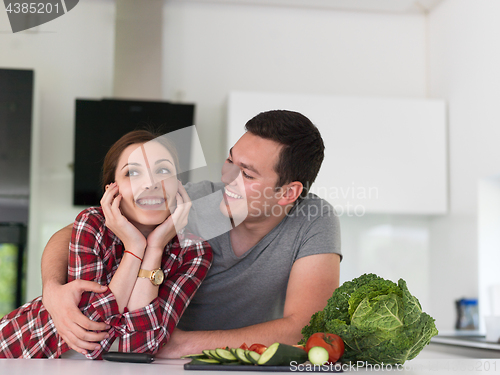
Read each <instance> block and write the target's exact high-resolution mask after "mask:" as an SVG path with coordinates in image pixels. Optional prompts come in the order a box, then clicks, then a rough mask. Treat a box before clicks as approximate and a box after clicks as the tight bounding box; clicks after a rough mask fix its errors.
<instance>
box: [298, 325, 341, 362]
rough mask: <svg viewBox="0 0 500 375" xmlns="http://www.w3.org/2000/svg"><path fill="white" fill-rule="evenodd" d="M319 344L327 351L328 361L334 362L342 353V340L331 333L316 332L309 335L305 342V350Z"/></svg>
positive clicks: (307, 350)
mask: <svg viewBox="0 0 500 375" xmlns="http://www.w3.org/2000/svg"><path fill="white" fill-rule="evenodd" d="M315 346H321V347H323V348H325V349H326V350H327V351H328V361H329V362H330V363H335V362H337V361H338V360H339V358H340V357H342V354H344V341H342V339H341V338H340V336H337V335H335V334H333V333H322V332H318V333H315V334H313V335H312V336H311V337H309V340H307V343H306V352H308V353H309V350H310V349H311V348H312V347H315Z"/></svg>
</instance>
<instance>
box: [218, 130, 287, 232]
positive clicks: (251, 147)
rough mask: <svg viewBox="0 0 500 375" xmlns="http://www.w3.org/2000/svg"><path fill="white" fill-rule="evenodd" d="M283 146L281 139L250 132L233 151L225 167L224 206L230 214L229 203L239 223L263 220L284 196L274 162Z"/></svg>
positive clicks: (221, 205) (235, 219)
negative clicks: (271, 138)
mask: <svg viewBox="0 0 500 375" xmlns="http://www.w3.org/2000/svg"><path fill="white" fill-rule="evenodd" d="M281 148H282V146H281V145H280V144H278V143H277V142H274V141H271V140H268V139H264V138H261V137H258V136H256V135H254V134H252V133H249V132H247V133H245V134H244V135H243V136H242V137H241V138H240V139H239V140H238V142H236V144H235V145H234V146H233V147H232V148H231V150H230V151H229V156H228V158H227V159H226V161H225V163H224V166H223V168H222V182H224V183H225V184H226V186H225V193H224V200H223V201H222V202H221V204H220V209H221V211H222V212H223V213H225V214H228V208H227V206H229V215H230V217H231V218H232V219H233V220H234V222H235V225H238V223H241V222H242V221H243V220H245V221H246V222H254V221H259V220H263V219H264V218H265V217H268V216H270V215H272V214H273V207H275V206H277V202H278V200H279V196H280V192H279V189H276V183H277V181H278V174H277V173H276V171H275V170H274V166H275V165H276V163H277V162H278V159H279V155H280V151H281ZM226 202H227V204H226ZM280 209H281V207H280Z"/></svg>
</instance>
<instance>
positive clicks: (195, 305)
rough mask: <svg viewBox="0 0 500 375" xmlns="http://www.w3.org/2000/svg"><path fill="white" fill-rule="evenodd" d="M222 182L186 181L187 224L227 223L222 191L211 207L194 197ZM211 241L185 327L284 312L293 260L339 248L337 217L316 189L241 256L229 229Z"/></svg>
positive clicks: (211, 326)
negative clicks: (221, 206)
mask: <svg viewBox="0 0 500 375" xmlns="http://www.w3.org/2000/svg"><path fill="white" fill-rule="evenodd" d="M223 186H224V185H223V184H222V183H218V184H214V183H212V182H209V181H203V182H200V183H196V184H191V183H190V184H187V185H186V190H187V192H188V194H189V196H190V198H191V200H192V201H193V206H192V209H191V212H190V216H189V220H190V224H191V226H190V224H188V227H187V228H186V229H187V230H189V231H192V232H193V233H195V234H198V235H200V236H201V237H203V232H204V231H205V232H206V231H207V230H208V229H207V228H203V225H202V223H208V227H210V226H213V225H214V224H215V225H220V226H221V227H224V226H227V218H226V217H225V216H223V215H222V213H220V211H219V203H220V195H218V196H219V198H218V201H216V200H214V201H213V204H212V206H211V207H210V205H207V204H206V201H205V202H204V203H205V204H201V205H200V204H197V202H196V200H197V199H199V198H201V197H206V196H209V195H211V194H213V193H214V192H217V191H218V190H221V189H222V188H223ZM213 196H214V197H215V196H217V195H213ZM202 201H203V200H202V199H200V200H199V202H202ZM193 224H194V225H193ZM219 229H220V228H219ZM208 231H209V230H208ZM205 238H210V236H206V237H205ZM208 243H209V244H210V245H211V246H212V249H213V253H214V261H213V265H212V268H211V269H210V270H209V272H208V275H207V277H206V278H205V280H204V281H203V282H202V284H201V286H200V288H199V289H198V291H197V292H196V294H195V296H194V297H193V299H192V301H191V303H190V304H189V306H188V307H187V309H186V311H185V312H184V315H183V316H182V318H181V320H180V322H179V325H178V327H179V328H180V329H182V330H188V331H193V330H196V331H198V330H215V329H232V328H240V327H246V326H249V325H253V324H258V323H263V322H267V321H270V320H274V319H278V318H282V317H283V308H284V304H285V296H286V289H287V284H288V278H289V275H290V271H291V269H292V266H293V263H294V262H295V261H296V260H297V259H299V258H302V257H305V256H308V255H314V254H324V253H337V254H341V252H340V227H339V220H338V217H337V216H336V214H335V211H334V209H333V207H332V206H331V205H330V204H329V203H328V202H326V201H325V200H323V199H321V198H319V197H317V196H316V195H314V194H309V195H308V196H307V197H306V198H304V199H303V200H301V201H300V202H297V203H296V205H295V206H294V207H293V209H292V210H291V211H290V212H289V213H288V215H287V216H286V217H285V218H284V219H283V220H282V221H281V222H280V223H279V224H278V225H277V226H276V227H275V228H273V229H272V230H271V232H269V233H268V234H267V235H266V236H265V237H264V238H263V239H262V240H261V241H260V242H259V243H257V244H256V245H255V246H254V247H252V248H251V249H250V250H248V251H247V252H246V253H244V254H243V255H242V256H240V257H238V256H236V255H235V254H234V252H233V249H232V247H231V241H230V238H229V232H228V231H226V232H225V233H223V234H221V235H219V236H217V237H214V238H211V239H208ZM341 256H342V255H341Z"/></svg>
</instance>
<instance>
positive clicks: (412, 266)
mask: <svg viewBox="0 0 500 375" xmlns="http://www.w3.org/2000/svg"><path fill="white" fill-rule="evenodd" d="M145 3H146V2H140V1H136V2H135V3H134V1H130V0H127V1H126V0H118V1H117V2H115V1H112V0H85V1H81V2H79V4H78V6H77V7H75V8H74V9H73V10H72V11H71V12H69V13H67V14H66V15H64V16H63V17H60V18H58V19H56V20H54V21H51V22H49V23H47V24H43V25H41V26H38V27H36V28H34V29H30V30H27V31H23V32H19V33H16V34H12V32H11V30H10V26H9V21H8V18H7V14H6V13H5V12H4V11H3V9H1V10H0V51H1V52H0V68H11V69H33V70H34V71H35V85H34V102H35V104H34V113H33V128H32V135H31V136H32V148H31V153H32V159H31V160H32V164H31V190H30V200H29V208H30V215H29V223H28V246H27V251H28V270H27V298H29V299H31V298H33V297H35V296H38V295H39V294H40V293H41V282H40V257H41V254H42V251H43V248H44V246H45V244H46V242H47V241H48V239H49V238H50V236H51V235H52V234H53V233H54V232H55V231H57V230H58V229H60V228H61V227H63V226H65V225H67V224H69V223H71V222H72V221H73V219H74V218H75V216H76V215H77V213H78V212H79V211H80V209H81V208H80V207H73V205H72V179H73V174H72V170H71V168H70V167H69V165H70V164H71V163H72V161H73V131H74V110H75V99H76V98H103V97H122V98H127V97H128V98H138V99H156V100H159V99H162V100H171V101H176V102H187V103H195V104H196V117H195V118H196V121H195V124H196V125H197V129H198V133H199V135H200V140H201V143H202V146H203V149H204V152H205V157H206V159H207V162H208V163H217V162H220V161H221V160H223V159H224V158H225V157H226V152H227V147H226V117H227V115H226V113H227V100H228V95H229V93H230V92H231V91H234V90H237V91H254V92H255V91H256V92H279V93H298V94H304V95H305V94H310V95H338V96H351V97H370V98H405V99H406V98H408V99H425V98H427V99H432V98H436V99H442V100H444V101H445V102H446V104H447V129H446V131H447V138H446V142H445V144H443V145H442V147H443V151H444V152H445V155H446V163H447V171H446V172H445V173H446V176H445V177H446V178H447V182H448V184H447V188H446V210H445V212H443V213H440V214H435V213H433V214H425V213H423V214H418V215H415V214H413V213H398V214H394V213H383V212H379V213H367V214H365V215H363V216H351V217H348V216H347V215H344V216H342V217H341V226H342V248H343V253H344V261H343V262H342V265H341V281H345V280H348V279H351V278H353V277H356V276H358V275H360V274H361V273H364V272H375V273H377V274H379V275H381V276H383V277H386V278H391V279H393V280H397V279H398V278H399V277H403V278H405V279H406V280H407V281H408V284H409V288H410V290H411V291H412V293H413V294H415V295H416V296H417V297H418V298H419V299H420V301H421V303H422V306H423V309H424V310H425V311H426V312H428V313H429V314H430V315H432V316H433V317H435V318H436V324H437V327H438V329H440V330H442V331H446V330H452V329H453V328H454V325H455V317H456V316H455V302H454V301H455V300H456V299H460V298H462V297H469V298H477V297H478V298H479V300H480V302H481V303H482V305H481V308H482V311H483V314H491V311H489V306H488V304H485V303H486V302H485V301H486V300H489V299H488V293H489V286H490V285H492V284H500V273H499V272H498V270H497V268H498V264H500V259H499V258H500V251H499V248H500V231H499V230H497V228H500V198H499V197H500V148H499V147H498V140H499V139H500V111H498V107H499V106H498V103H500V84H499V83H500V70H499V69H498V67H499V66H500V46H499V44H498V40H499V37H500V23H498V18H499V16H500V2H499V1H497V0H442V1H439V0H433V1H431V0H420V1H411V0H408V1H407V0H375V1H373V0H371V1H370V0H368V1H362V0H350V1H342V0H323V1H321V0H295V1H293V0H282V1H280V0H269V1H259V0H241V1H240V0H231V1H229V0H227V1H223V0H219V1H216V0H197V1H195V0H165V1H156V0H151V1H148V2H147V8H146V7H145V6H144V4H145ZM141 6H142V8H141ZM143 41H147V43H144V42H143ZM131 73H133V74H131ZM241 126H243V124H241ZM367 126H369V125H367ZM394 141H395V142H397V140H394ZM339 142H342V140H341V139H340V140H339ZM327 146H328V145H327ZM354 152H356V153H357V157H363V150H362V149H361V150H359V149H356V150H355V151H354ZM421 152H422V153H423V154H425V153H426V150H425V149H422V150H421ZM345 157H346V160H348V158H349V155H345ZM366 157H367V158H369V157H370V155H366ZM397 157H398V155H394V158H397ZM323 168H328V165H324V166H323ZM331 173H335V171H331ZM434 183H435V182H434V181H433V180H429V181H427V184H429V185H431V186H432V185H433V184H434ZM421 198H422V197H421ZM425 198H426V197H423V199H425ZM427 198H428V199H433V197H431V196H429V197H427Z"/></svg>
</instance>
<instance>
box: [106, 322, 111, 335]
mask: <svg viewBox="0 0 500 375" xmlns="http://www.w3.org/2000/svg"><path fill="white" fill-rule="evenodd" d="M110 328H111V326H110V325H109V324H107V325H106V329H110ZM108 337H109V336H108Z"/></svg>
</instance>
